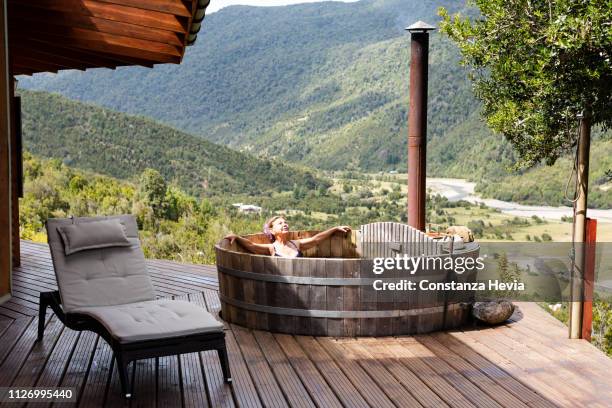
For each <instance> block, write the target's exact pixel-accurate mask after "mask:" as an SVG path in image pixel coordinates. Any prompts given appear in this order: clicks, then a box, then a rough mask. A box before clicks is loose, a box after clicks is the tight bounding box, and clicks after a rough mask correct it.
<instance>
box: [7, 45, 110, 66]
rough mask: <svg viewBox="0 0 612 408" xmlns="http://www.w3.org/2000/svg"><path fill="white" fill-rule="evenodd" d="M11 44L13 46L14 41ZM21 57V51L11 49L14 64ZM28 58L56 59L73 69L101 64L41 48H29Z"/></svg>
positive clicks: (11, 58) (39, 59) (40, 59)
mask: <svg viewBox="0 0 612 408" xmlns="http://www.w3.org/2000/svg"><path fill="white" fill-rule="evenodd" d="M9 46H12V43H11V45H9ZM20 58H22V54H21V52H19V51H15V50H14V49H11V54H10V61H11V64H13V63H14V62H15V61H20ZM26 58H29V59H33V60H34V61H38V62H40V61H49V60H50V61H55V62H56V63H58V64H60V65H62V66H66V67H70V68H71V69H87V68H98V67H99V65H96V64H93V63H87V62H84V61H82V60H77V59H72V58H69V57H66V56H64V55H60V54H51V53H45V52H41V51H39V50H35V49H32V48H28V53H27V57H26Z"/></svg>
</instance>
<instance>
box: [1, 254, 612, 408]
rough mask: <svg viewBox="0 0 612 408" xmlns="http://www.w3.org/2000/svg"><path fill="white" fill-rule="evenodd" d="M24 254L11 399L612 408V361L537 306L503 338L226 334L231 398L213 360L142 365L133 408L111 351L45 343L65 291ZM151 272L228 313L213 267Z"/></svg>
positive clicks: (7, 330) (165, 284)
mask: <svg viewBox="0 0 612 408" xmlns="http://www.w3.org/2000/svg"><path fill="white" fill-rule="evenodd" d="M22 253H23V259H22V263H23V265H22V266H21V267H20V268H17V269H16V270H15V271H14V277H13V287H14V296H13V298H12V299H11V300H10V301H9V302H7V303H5V304H3V305H2V306H0V387H6V386H39V387H42V386H45V387H55V386H65V387H75V388H76V390H77V392H78V405H79V406H82V407H90V406H92V407H93V406H96V407H98V406H106V407H116V406H128V405H130V406H133V407H154V406H160V407H179V406H185V407H262V406H266V407H268V406H270V407H286V406H296V407H325V408H326V407H342V406H345V407H368V406H372V407H377V408H379V407H380V408H382V407H394V406H396V407H420V406H423V407H446V406H448V407H458V408H459V407H475V406H476V407H553V406H565V407H587V406H588V407H610V406H612V381H611V380H610V374H609V373H610V372H611V371H612V360H611V359H609V358H607V357H606V356H605V355H604V354H603V353H601V352H599V351H598V350H597V349H595V348H594V347H593V346H591V345H590V344H589V343H587V342H585V341H581V340H568V339H566V335H567V329H566V328H565V327H564V326H563V325H562V324H561V323H559V322H558V321H556V320H555V319H554V318H552V317H551V316H549V315H548V314H547V313H545V312H544V311H542V310H541V309H539V307H538V306H537V305H534V304H520V309H521V311H522V313H517V314H516V321H515V322H513V323H510V324H507V325H504V326H500V327H496V328H486V329H480V330H465V331H453V332H445V333H436V334H431V335H422V336H414V337H396V338H377V339H376V338H359V339H333V338H324V337H319V338H315V337H304V336H290V335H279V334H272V333H267V332H261V331H253V330H246V329H242V328H240V327H238V326H227V327H226V334H227V343H228V347H229V352H230V364H231V369H232V374H233V378H234V383H233V385H232V386H231V387H230V386H228V385H225V384H224V383H223V380H222V376H221V369H220V366H219V364H218V360H217V357H216V355H215V354H214V353H213V352H203V353H199V354H198V353H193V354H187V355H182V356H173V357H167V358H160V359H157V360H156V359H151V360H143V361H139V362H138V363H136V364H134V369H133V381H134V384H135V385H134V398H133V399H132V400H131V401H130V402H126V401H124V400H122V399H121V396H120V391H119V382H118V377H117V373H116V370H115V369H114V366H113V358H112V354H111V351H110V348H109V347H108V346H107V345H106V343H105V342H104V341H103V340H101V339H99V338H98V337H97V336H96V335H93V334H92V333H90V332H81V333H78V332H74V331H72V330H69V329H66V328H64V327H63V325H62V324H61V323H60V322H59V321H58V320H57V319H56V318H55V317H53V316H52V315H51V314H48V316H47V323H46V325H47V328H46V333H45V338H44V341H43V342H42V343H36V342H35V341H34V340H35V337H36V324H37V318H36V317H35V314H36V312H37V307H38V305H37V302H38V293H39V292H40V291H47V290H53V289H55V288H56V285H55V277H54V275H53V270H52V265H51V260H50V256H49V252H48V248H47V247H46V246H45V245H40V244H33V243H30V242H23V243H22ZM148 265H149V267H150V270H151V273H152V278H153V281H154V284H155V287H156V290H157V292H158V294H159V295H160V296H166V297H177V298H183V299H188V300H190V301H192V302H195V303H198V304H200V305H202V306H204V307H206V308H207V309H209V310H210V311H211V312H217V311H218V310H219V299H218V296H217V279H216V271H215V268H214V266H196V265H183V264H177V263H173V262H167V261H148ZM37 405H38V404H37ZM71 405H74V404H71ZM6 406H18V404H7V405H6ZM66 406H68V404H66Z"/></svg>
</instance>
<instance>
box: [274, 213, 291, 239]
mask: <svg viewBox="0 0 612 408" xmlns="http://www.w3.org/2000/svg"><path fill="white" fill-rule="evenodd" d="M270 229H271V230H272V234H274V235H277V234H284V233H287V232H289V224H287V220H285V219H284V218H282V217H281V218H277V219H275V220H274V221H272V226H271V228H270Z"/></svg>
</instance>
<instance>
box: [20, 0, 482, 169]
mask: <svg viewBox="0 0 612 408" xmlns="http://www.w3.org/2000/svg"><path fill="white" fill-rule="evenodd" d="M458 4H460V3H458V2H454V1H432V0H428V1H419V2H416V1H400V0H377V1H372V0H362V1H360V2H357V3H340V2H328V3H313V4H303V5H295V6H286V7H271V8H268V7H265V8H259V7H245V6H236V7H228V8H226V9H223V10H221V11H219V12H217V13H213V14H212V15H210V16H208V17H207V18H206V23H205V24H204V31H203V33H202V35H200V37H199V40H198V43H197V44H196V45H195V46H194V47H191V48H190V49H189V50H188V52H187V55H186V57H185V60H184V62H183V63H182V64H181V65H178V66H172V65H160V66H156V67H155V68H154V69H146V68H134V67H132V68H120V69H117V70H116V71H111V70H106V69H100V70H89V71H86V72H76V71H72V72H64V73H60V74H59V75H52V74H49V75H36V76H34V77H33V78H22V79H20V85H21V86H22V87H26V88H34V89H40V90H47V91H53V92H61V93H62V94H63V95H66V96H68V97H70V98H73V99H77V100H81V101H88V102H95V103H97V104H100V105H103V106H106V107H109V108H111V109H114V110H118V111H123V112H128V113H133V114H138V115H145V116H149V117H152V118H155V119H156V120H160V121H162V122H164V123H167V124H170V125H171V126H174V127H177V128H179V129H182V130H185V131H187V132H189V133H193V134H196V135H201V136H203V137H204V138H206V139H208V140H211V141H214V142H221V143H224V144H227V145H230V146H233V147H237V148H239V149H241V150H246V151H252V152H257V154H258V155H267V156H272V157H274V156H279V157H282V158H284V159H285V160H289V161H292V162H300V163H303V164H307V165H310V166H315V167H319V168H325V169H343V168H346V167H347V166H351V165H353V166H355V167H358V168H362V169H368V170H378V169H392V168H395V167H398V166H399V167H402V164H401V163H402V162H405V157H406V154H405V150H406V149H405V146H406V129H405V128H406V111H407V106H408V65H409V48H410V39H409V35H408V34H407V33H406V32H405V30H404V27H406V26H407V25H409V24H410V23H412V22H414V21H416V20H425V21H429V22H435V21H437V20H438V17H437V16H436V10H437V7H438V6H440V5H445V6H447V7H449V8H451V9H456V5H458ZM431 42H432V44H431V49H432V53H431V60H430V61H431V80H430V95H431V97H430V101H431V104H430V106H431V108H430V117H431V120H430V123H429V133H430V136H431V137H432V138H434V139H435V138H436V137H442V136H443V135H444V134H445V133H446V132H447V129H448V128H449V127H452V126H454V125H456V124H459V123H461V122H462V121H463V120H465V118H466V117H467V116H469V115H470V113H471V112H473V111H474V109H477V105H476V104H475V103H474V101H473V98H472V97H471V94H470V87H469V84H468V83H467V81H466V80H465V75H464V73H463V72H462V71H461V70H460V69H459V68H458V66H457V61H458V55H457V52H456V51H455V50H454V48H453V46H452V45H451V44H450V43H449V42H448V41H442V40H441V38H440V36H439V35H438V34H433V36H432V41H431ZM109 84H112V86H109ZM347 146H350V147H351V148H347Z"/></svg>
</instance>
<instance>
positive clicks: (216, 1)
mask: <svg viewBox="0 0 612 408" xmlns="http://www.w3.org/2000/svg"><path fill="white" fill-rule="evenodd" d="M319 1H329V0H211V1H210V5H209V6H208V8H207V9H206V10H207V11H208V13H212V12H215V11H217V10H219V9H221V8H223V7H225V6H231V5H234V4H242V5H249V6H285V5H287V4H298V3H315V2H319ZM339 1H344V2H345V3H349V2H353V1H357V0H339Z"/></svg>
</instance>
